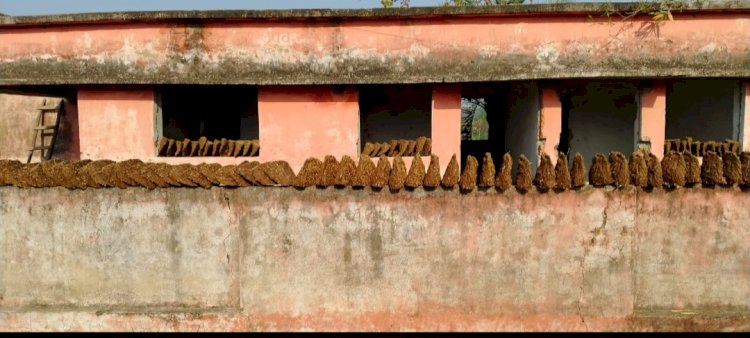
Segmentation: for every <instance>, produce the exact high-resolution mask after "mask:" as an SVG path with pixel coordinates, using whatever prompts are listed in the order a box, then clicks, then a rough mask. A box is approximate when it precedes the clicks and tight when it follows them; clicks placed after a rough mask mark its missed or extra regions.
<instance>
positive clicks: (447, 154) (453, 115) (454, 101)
mask: <svg viewBox="0 0 750 338" xmlns="http://www.w3.org/2000/svg"><path fill="white" fill-rule="evenodd" d="M431 137H432V154H433V155H437V156H438V157H439V158H440V173H441V174H442V173H445V169H446V168H447V167H448V162H449V161H450V159H451V156H453V155H454V154H455V155H456V160H458V163H461V87H460V86H458V85H437V86H435V87H434V89H433V91H432V135H431ZM425 159H426V161H425V166H426V165H428V164H429V158H425ZM409 163H411V161H410V162H409ZM409 163H407V165H408V164H409Z"/></svg>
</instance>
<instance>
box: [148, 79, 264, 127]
mask: <svg viewBox="0 0 750 338" xmlns="http://www.w3.org/2000/svg"><path fill="white" fill-rule="evenodd" d="M159 93H160V106H161V113H162V123H163V131H162V135H163V136H164V137H166V138H171V139H174V140H178V141H179V140H183V139H185V138H188V139H191V140H197V139H199V138H200V137H202V136H205V137H206V138H207V139H209V140H214V139H222V138H225V139H228V140H257V139H258V136H259V130H258V92H257V88H256V87H254V86H165V87H162V88H161V89H160V91H159Z"/></svg>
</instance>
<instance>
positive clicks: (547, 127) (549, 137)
mask: <svg viewBox="0 0 750 338" xmlns="http://www.w3.org/2000/svg"><path fill="white" fill-rule="evenodd" d="M540 115H541V116H540V117H539V124H540V126H539V130H538V131H537V130H534V131H529V132H538V133H539V134H540V135H539V138H540V140H541V141H542V142H543V147H542V151H543V152H544V153H546V154H547V155H549V156H550V157H551V158H552V163H553V164H556V163H557V146H558V145H560V133H561V132H562V106H561V104H560V96H559V95H558V94H557V91H555V90H554V89H542V107H541V109H540Z"/></svg>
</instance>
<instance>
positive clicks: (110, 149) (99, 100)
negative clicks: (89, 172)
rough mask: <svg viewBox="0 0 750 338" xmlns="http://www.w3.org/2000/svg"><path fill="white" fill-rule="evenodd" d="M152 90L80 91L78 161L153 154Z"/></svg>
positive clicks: (145, 157)
mask: <svg viewBox="0 0 750 338" xmlns="http://www.w3.org/2000/svg"><path fill="white" fill-rule="evenodd" d="M154 112H155V110H154V91H153V90H152V89H150V88H147V89H122V88H120V89H117V90H106V89H81V90H79V91H78V117H79V121H80V124H79V132H80V135H79V138H80V147H81V158H83V159H91V160H99V159H110V160H115V161H123V160H128V159H133V158H137V159H149V158H153V157H155V155H156V137H155V131H156V127H155V123H154V121H155V113H154Z"/></svg>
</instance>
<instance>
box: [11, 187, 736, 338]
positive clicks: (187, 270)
mask: <svg viewBox="0 0 750 338" xmlns="http://www.w3.org/2000/svg"><path fill="white" fill-rule="evenodd" d="M0 202H1V203H0V218H1V219H2V220H3V223H2V224H3V227H1V228H0V245H1V247H0V249H2V252H4V253H5V254H4V255H3V256H2V258H0V291H1V292H2V299H1V300H0V308H2V311H1V312H0V329H2V330H8V331H31V330H33V331H79V330H101V331H225V330H228V331H277V330H292V331H302V330H317V331H324V330H326V331H327V330H330V331H339V330H354V331H359V330H362V331H371V330H388V331H392V330H396V331H399V330H437V331H460V330H478V331H485V330H487V331H527V330H536V331H604V330H606V331H631V330H635V331H654V330H656V331H660V330H677V331H705V330H710V331H721V330H731V331H747V330H750V309H748V304H747V301H746V300H747V299H748V297H750V284H748V283H747V280H748V278H750V271H748V269H747V266H748V262H749V261H748V260H749V259H750V256H748V255H747V253H748V252H750V229H748V227H747V226H746V220H747V219H748V218H750V209H747V208H743V207H742V206H743V205H747V204H748V203H750V194H747V193H743V192H741V191H740V190H739V189H738V188H731V189H730V188H716V189H679V190H675V191H671V192H667V191H663V190H660V191H654V192H651V193H646V192H643V191H642V190H636V189H634V188H627V187H626V188H625V189H620V190H612V189H611V188H610V189H588V188H585V189H582V190H580V191H566V192H562V193H547V194H538V193H536V192H529V193H527V194H525V195H519V194H515V193H508V194H497V193H495V192H492V193H489V192H481V191H475V192H472V193H469V194H461V193H458V192H456V191H453V192H447V191H443V190H440V189H439V190H436V191H433V192H430V193H426V192H424V191H423V190H421V189H416V190H414V191H412V192H409V191H405V190H402V191H401V192H399V193H385V194H383V193H375V192H372V191H370V190H369V189H364V190H352V189H332V188H329V189H325V190H318V189H307V190H304V191H300V190H298V189H295V188H292V187H289V188H256V187H250V188H244V189H226V188H211V189H207V190H206V189H180V188H174V189H162V190H152V191H149V190H146V189H143V188H131V189H126V190H120V189H99V190H94V189H89V190H67V189H64V188H48V189H33V190H32V189H18V188H15V187H2V188H0ZM196 206H200V207H196ZM488 206H491V207H488ZM311 267H312V268H311Z"/></svg>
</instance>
